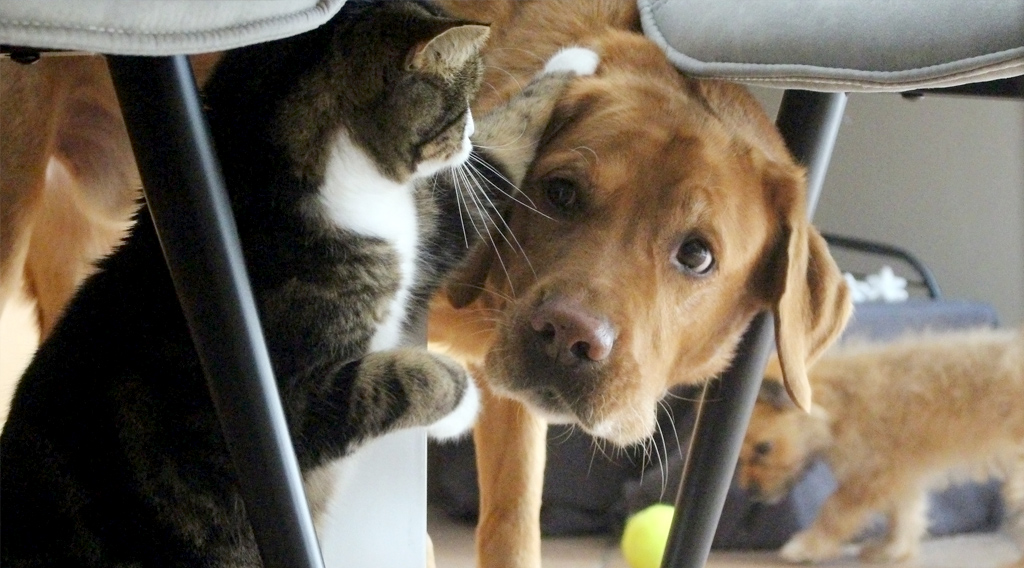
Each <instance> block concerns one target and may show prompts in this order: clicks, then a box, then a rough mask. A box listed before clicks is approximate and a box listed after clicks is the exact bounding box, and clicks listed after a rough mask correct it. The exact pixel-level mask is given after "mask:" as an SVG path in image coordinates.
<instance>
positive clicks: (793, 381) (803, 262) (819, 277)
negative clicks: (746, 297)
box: [765, 165, 853, 411]
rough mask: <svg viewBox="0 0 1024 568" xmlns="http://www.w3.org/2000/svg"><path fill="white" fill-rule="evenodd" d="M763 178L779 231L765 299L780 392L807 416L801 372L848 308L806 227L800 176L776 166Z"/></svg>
mask: <svg viewBox="0 0 1024 568" xmlns="http://www.w3.org/2000/svg"><path fill="white" fill-rule="evenodd" d="M765 175H766V183H768V184H770V186H771V187H770V190H771V191H772V192H773V194H774V195H775V197H776V200H775V203H776V206H777V207H779V213H780V215H781V216H782V217H781V218H782V225H783V226H782V242H780V243H779V246H778V249H777V250H778V252H777V254H776V255H774V262H775V267H774V270H773V271H772V272H773V273H774V280H775V282H774V283H773V285H772V286H771V289H772V290H773V292H772V297H771V299H770V301H771V303H772V311H773V313H774V316H775V317H774V319H775V347H776V351H777V353H778V356H779V363H780V366H781V368H782V376H783V380H784V382H785V385H786V390H787V391H788V392H789V395H790V397H792V399H793V401H794V402H795V403H796V404H797V406H799V407H800V408H801V409H803V410H805V411H809V410H810V408H811V387H810V384H809V383H808V380H807V368H808V367H809V366H810V365H811V364H812V363H814V361H815V360H817V358H818V357H819V356H820V355H821V353H822V352H823V351H824V350H825V349H826V348H827V347H828V346H829V345H831V344H832V342H833V341H835V340H836V338H837V337H839V334H840V333H841V332H842V330H843V328H844V327H845V326H846V321H847V319H849V317H850V313H851V311H852V309H853V305H852V303H851V302H850V292H849V289H847V287H846V282H845V281H844V280H843V276H842V274H841V273H840V272H839V267H838V266H836V262H835V260H833V259H832V255H831V254H830V253H829V250H828V245H827V244H826V243H825V239H824V238H822V236H821V234H820V233H818V231H817V229H815V228H814V227H812V226H811V224H810V223H809V222H808V221H807V208H806V205H805V203H804V201H805V191H804V179H803V175H802V172H800V171H799V170H797V169H796V168H793V169H791V170H789V171H786V170H785V169H784V168H782V167H779V166H777V165H776V167H770V168H769V171H768V173H766V174H765Z"/></svg>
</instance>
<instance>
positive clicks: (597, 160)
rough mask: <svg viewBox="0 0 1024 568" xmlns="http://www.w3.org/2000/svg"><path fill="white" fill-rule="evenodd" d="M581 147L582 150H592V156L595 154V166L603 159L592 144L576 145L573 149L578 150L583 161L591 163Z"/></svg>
mask: <svg viewBox="0 0 1024 568" xmlns="http://www.w3.org/2000/svg"><path fill="white" fill-rule="evenodd" d="M581 149H582V150H587V151H588V152H590V154H591V155H592V156H594V164H593V166H596V165H597V164H598V162H600V161H601V160H600V158H599V157H598V155H597V152H596V151H594V149H593V148H591V147H590V146H576V147H575V148H573V149H572V151H573V152H576V153H577V154H579V156H580V158H583V161H584V162H587V164H588V165H589V164H590V160H588V159H587V157H586V156H584V155H583V152H580V150H581ZM593 166H591V167H593Z"/></svg>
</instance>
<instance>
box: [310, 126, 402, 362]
mask: <svg viewBox="0 0 1024 568" xmlns="http://www.w3.org/2000/svg"><path fill="white" fill-rule="evenodd" d="M413 192H414V188H413V186H412V183H409V184H400V183H397V182H395V181H393V180H390V179H388V178H386V177H384V176H383V175H381V173H380V171H378V169H377V167H376V165H375V164H374V163H373V161H372V160H371V159H370V157H369V156H367V155H366V153H365V152H364V151H363V150H362V149H360V148H358V147H356V146H355V145H354V144H353V143H352V141H351V140H350V139H349V138H348V137H347V136H346V135H344V134H342V135H339V137H338V139H337V142H336V143H335V145H334V147H333V148H332V149H331V154H330V157H329V159H328V163H327V169H326V173H325V176H324V184H323V186H322V187H321V188H320V202H321V203H322V204H323V206H324V207H325V209H326V211H327V215H328V216H329V217H330V219H331V220H332V221H334V223H336V224H337V225H338V226H339V227H343V228H345V229H348V230H350V231H353V232H356V233H359V234H362V235H367V236H373V237H378V238H381V239H384V240H385V241H387V242H388V243H390V244H391V245H392V246H393V247H394V249H395V251H396V253H397V255H398V261H399V270H400V272H401V279H400V285H399V290H398V293H397V294H396V295H395V297H394V298H393V299H392V301H391V305H390V307H389V310H388V314H387V316H386V318H385V319H384V321H383V322H382V323H381V324H380V325H379V326H378V327H377V331H376V333H375V334H374V336H373V339H372V340H371V342H370V351H381V350H384V349H391V348H393V347H396V346H398V345H399V343H400V341H401V338H402V323H403V322H404V321H405V316H406V310H407V304H408V300H409V289H410V287H411V286H412V283H413V281H414V272H415V270H416V257H415V255H416V248H417V246H418V244H419V243H418V227H417V223H418V218H417V214H416V201H415V197H414V194H413Z"/></svg>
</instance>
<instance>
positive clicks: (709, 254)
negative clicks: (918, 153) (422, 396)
mask: <svg viewBox="0 0 1024 568" xmlns="http://www.w3.org/2000/svg"><path fill="white" fill-rule="evenodd" d="M592 47H593V48H594V49H595V50H596V51H598V53H600V55H601V63H600V65H599V67H598V69H597V73H596V74H595V75H592V76H588V77H580V78H577V79H575V80H574V81H573V83H572V84H571V85H570V87H569V88H568V89H567V90H566V92H565V94H564V95H563V96H562V97H561V99H560V100H559V101H558V103H557V105H556V107H555V110H554V112H553V115H552V118H551V120H550V122H549V124H548V126H547V131H546V132H545V134H544V137H543V140H542V142H541V145H540V147H539V150H538V155H537V158H536V159H535V160H534V162H533V164H532V165H531V167H530V169H529V171H528V173H527V175H526V178H525V181H524V182H523V184H522V190H523V193H524V196H523V198H522V201H523V202H526V203H529V204H532V206H533V208H532V210H531V209H527V208H525V207H524V208H519V209H518V210H516V211H514V212H513V214H512V215H511V217H510V218H509V219H508V220H507V221H508V223H509V226H510V232H511V235H509V238H507V239H501V240H497V241H496V244H495V246H493V247H491V248H490V249H486V250H483V251H482V252H479V253H478V254H477V255H475V256H474V262H473V263H471V265H470V266H468V267H467V268H466V269H465V270H464V271H463V275H464V276H465V281H463V282H461V284H462V285H461V286H456V287H454V289H457V290H461V291H462V292H461V293H456V294H454V295H453V296H452V301H453V304H455V305H456V306H463V305H466V304H468V303H469V302H472V301H473V300H475V299H477V296H476V294H475V291H479V290H483V289H486V290H488V292H489V293H488V294H485V295H484V296H483V297H481V298H480V300H481V303H482V304H486V306H485V307H486V308H488V311H486V312H483V313H485V314H486V315H485V316H484V317H487V318H488V319H489V320H491V319H493V318H494V316H495V313H496V312H495V311H494V309H495V308H497V310H498V311H499V312H500V314H499V315H497V321H496V330H495V334H494V341H493V344H492V345H491V346H490V349H489V351H488V353H487V357H486V369H487V375H488V378H489V379H490V381H489V382H490V385H491V387H492V388H493V389H494V390H495V391H497V392H499V393H501V394H505V395H507V396H511V397H514V398H517V399H519V400H521V401H523V402H525V403H527V404H528V405H530V406H531V407H533V408H534V409H536V410H538V411H540V413H541V414H542V415H544V416H546V417H547V418H548V419H549V420H552V421H558V422H575V423H579V424H581V425H582V426H583V428H584V429H585V430H587V431H588V432H590V433H592V434H594V435H597V436H601V437H604V438H607V439H610V440H612V441H613V442H617V443H622V444H625V443H630V442H633V441H636V440H639V439H642V438H644V437H646V436H648V435H649V434H650V433H651V431H652V430H653V428H654V425H655V407H656V402H657V401H658V400H659V399H660V398H661V397H662V396H663V395H664V394H665V392H666V391H667V389H668V388H669V387H670V386H672V385H675V384H679V383H693V382H697V381H701V380H704V379H707V378H709V377H712V376H714V375H716V374H718V373H720V372H721V371H722V370H724V369H725V368H726V366H727V365H728V364H729V361H730V360H731V359H732V356H733V352H734V349H735V347H736V345H737V343H738V341H739V338H740V336H741V334H742V332H743V330H744V329H745V328H746V326H747V324H748V323H749V322H750V320H751V318H752V317H753V316H754V315H755V314H756V313H757V312H758V311H760V310H765V309H768V310H771V311H772V312H773V313H774V315H775V326H776V333H777V337H778V348H779V352H780V354H781V356H782V359H783V361H784V365H783V366H784V370H785V376H786V385H787V387H788V388H789V389H790V391H791V393H792V394H793V396H794V397H795V398H796V400H797V401H798V402H799V403H800V404H801V405H802V406H804V407H808V406H809V403H810V393H809V389H808V388H807V384H806V371H805V365H806V364H807V362H808V361H809V360H811V359H813V358H814V357H816V356H817V354H818V353H819V352H820V351H821V350H822V349H823V348H824V347H826V346H827V345H828V344H829V343H831V341H832V340H833V339H834V338H835V336H836V335H837V334H838V332H839V331H840V330H841V329H842V326H843V324H844V323H845V320H846V317H847V315H848V312H849V300H848V297H847V293H846V290H845V287H844V285H843V281H842V278H841V277H840V274H839V271H838V269H837V268H836V266H835V264H834V262H833V261H832V259H831V257H830V256H829V254H828V251H827V249H826V246H825V244H824V241H823V240H822V239H821V237H820V235H818V233H817V232H816V231H815V230H814V229H813V228H812V227H811V226H810V225H809V224H808V222H807V220H806V209H805V205H804V200H805V195H804V178H803V171H802V170H801V169H800V168H799V167H798V166H796V165H795V164H794V163H793V162H792V160H791V159H790V158H789V156H788V154H787V153H786V152H785V150H784V148H783V146H782V142H781V140H780V139H779V138H778V134H777V133H776V132H775V131H774V129H773V127H772V126H771V124H770V122H768V121H767V119H766V118H765V117H764V116H763V113H762V112H761V110H760V108H759V107H758V106H757V103H756V102H754V101H753V100H752V99H750V97H749V95H747V94H746V92H745V91H744V90H742V89H740V88H739V87H735V86H732V85H727V84H721V83H700V82H696V81H691V80H687V79H684V78H682V77H681V76H680V75H679V74H678V72H677V71H676V70H675V69H674V68H672V67H671V66H670V65H669V64H668V62H667V61H666V60H665V57H664V55H663V54H662V53H661V51H660V50H658V48H657V47H656V46H654V45H653V44H651V43H650V42H649V41H647V40H646V39H643V38H642V37H640V36H637V35H635V34H629V33H620V32H610V33H608V34H606V35H605V36H603V37H602V38H600V40H597V41H595V43H594V45H592ZM513 235H514V238H512V237H513ZM480 305H481V304H477V307H480Z"/></svg>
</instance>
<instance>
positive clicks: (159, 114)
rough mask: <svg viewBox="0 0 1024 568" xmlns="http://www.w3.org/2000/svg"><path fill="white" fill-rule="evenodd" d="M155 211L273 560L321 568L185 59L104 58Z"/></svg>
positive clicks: (259, 534) (261, 538) (268, 562)
mask: <svg viewBox="0 0 1024 568" xmlns="http://www.w3.org/2000/svg"><path fill="white" fill-rule="evenodd" d="M108 62H109V65H110V72H111V75H112V76H113V79H114V86H115V88H116V91H117V96H118V99H119V101H120V103H121V108H122V111H123V112H124V117H125V123H126V124H127V126H128V133H129V136H130V138H131V141H132V148H133V149H134V151H135V155H136V160H137V162H138V165H139V172H140V173H141V176H142V180H143V184H144V186H145V194H146V200H147V203H148V205H149V210H150V214H151V215H152V217H153V221H154V223H155V225H156V229H157V233H158V235H159V237H160V243H161V245H162V247H163V251H164V256H165V258H166V260H167V265H168V267H169V268H170V271H171V275H172V278H173V280H174V286H175V289H176V290H177V293H178V297H179V299H180V301H181V305H182V309H183V310H184V313H185V317H186V319H187V321H188V325H189V329H190V331H191V334H192V339H193V341H194V342H195V344H196V348H197V350H198V352H199V357H200V360H201V361H202V365H203V370H204V371H205V373H206V376H207V382H208V384H209V388H210V393H211V395H212V397H213V401H214V404H215V406H216V408H217V413H218V415H219V417H220V421H221V426H222V428H223V430H224V436H225V438H226V440H227V445H228V449H229V450H230V452H231V455H232V458H233V460H234V463H235V467H236V468H237V470H238V476H239V483H240V485H241V490H242V497H243V499H244V500H245V505H246V511H247V513H248V516H249V519H250V521H251V523H252V526H253V530H254V532H255V536H256V540H257V542H258V543H259V547H260V553H261V555H262V557H263V563H264V565H265V566H267V567H268V568H269V567H281V568H284V567H289V568H301V567H310V568H321V567H322V566H323V560H322V559H321V557H320V549H319V547H318V545H317V540H316V535H315V533H314V531H313V523H312V521H311V519H310V516H309V510H308V507H307V504H306V499H305V495H304V493H303V489H302V480H301V476H300V473H299V467H298V463H297V462H296V460H295V454H294V451H293V449H292V443H291V438H290V437H289V435H288V427H287V424H286V423H285V416H284V411H283V409H282V407H281V401H280V399H279V398H278V393H277V385H276V383H275V382H274V376H273V371H272V369H271V366H270V357H269V354H268V352H267V349H266V345H265V343H264V340H263V332H262V330H261V328H260V324H259V318H258V315H257V312H256V305H255V302H254V300H253V296H252V291H251V289H250V288H249V278H248V274H247V272H246V269H245V264H244V261H243V258H242V253H241V249H240V247H239V242H238V234H237V232H236V229H235V222H234V217H233V216H232V214H231V209H230V206H229V204H228V199H227V194H226V192H225V190H224V182H223V179H222V177H221V173H220V166H219V164H218V163H217V159H216V156H215V154H214V152H213V148H212V145H211V142H210V138H209V134H208V132H207V128H206V122H205V119H204V117H203V114H202V110H201V106H200V103H199V98H198V95H197V93H196V87H195V81H194V79H193V77H192V70H191V67H190V66H189V63H188V59H187V58H185V57H184V56H175V57H159V58H155V57H128V56H110V57H108Z"/></svg>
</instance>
